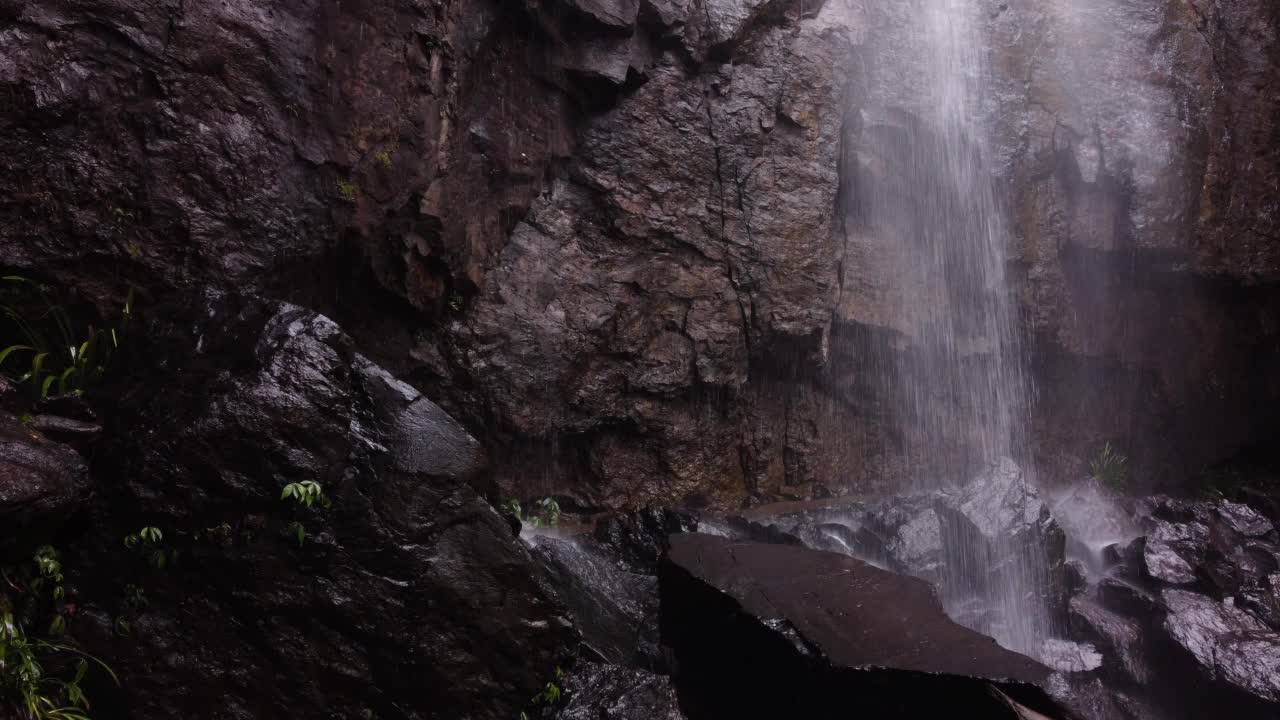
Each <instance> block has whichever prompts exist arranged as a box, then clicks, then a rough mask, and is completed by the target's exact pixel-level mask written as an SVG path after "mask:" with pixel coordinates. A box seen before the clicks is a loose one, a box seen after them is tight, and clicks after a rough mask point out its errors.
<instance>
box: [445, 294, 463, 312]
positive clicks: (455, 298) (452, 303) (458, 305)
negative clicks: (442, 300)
mask: <svg viewBox="0 0 1280 720" xmlns="http://www.w3.org/2000/svg"><path fill="white" fill-rule="evenodd" d="M462 300H463V298H462V296H461V295H458V294H456V293H455V294H453V295H450V296H449V300H448V301H447V303H446V304H447V305H448V306H449V310H450V311H452V312H461V311H462Z"/></svg>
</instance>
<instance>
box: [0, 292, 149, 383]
mask: <svg viewBox="0 0 1280 720" xmlns="http://www.w3.org/2000/svg"><path fill="white" fill-rule="evenodd" d="M0 281H3V282H4V283H5V284H6V285H7V286H8V287H9V289H13V290H17V291H18V295H19V296H21V295H31V296H34V298H31V299H34V300H35V302H34V306H35V307H37V308H38V309H37V310H35V311H33V312H24V311H23V310H21V309H19V307H18V304H17V303H15V304H7V305H0V313H3V315H4V318H5V319H6V320H7V321H8V325H10V326H12V329H13V330H14V331H16V333H17V335H18V339H17V341H16V342H11V343H9V344H7V345H5V346H4V347H3V349H0V368H4V367H5V366H6V364H8V365H9V366H10V367H11V368H13V370H12V372H13V373H14V376H15V379H16V380H17V382H18V384H23V383H26V384H29V385H30V387H31V394H32V397H33V399H34V400H36V401H40V400H43V399H44V398H46V397H48V396H49V395H50V394H51V393H53V392H57V393H75V394H82V393H84V391H86V390H88V389H89V388H91V387H93V386H94V385H95V384H97V383H98V381H99V380H101V379H102V376H103V375H104V374H105V373H106V370H107V366H108V364H109V363H110V361H111V358H112V355H114V354H115V352H116V351H118V350H119V348H120V342H121V339H122V338H123V336H124V332H125V330H127V329H128V326H129V322H130V321H131V320H132V319H133V289H132V288H131V289H130V290H129V292H128V295H127V297H126V298H125V302H124V310H123V312H122V313H121V316H120V320H119V322H118V323H117V324H116V325H115V327H105V328H95V327H94V326H93V325H88V326H87V327H85V328H84V329H83V330H81V329H79V326H78V325H77V323H75V322H74V321H73V320H72V318H71V314H70V313H69V312H68V311H67V309H66V306H65V305H64V304H63V303H62V302H61V301H59V300H58V299H57V298H56V297H55V296H54V295H53V293H52V291H50V290H49V289H48V288H47V287H45V286H43V285H40V284H39V283H36V282H34V281H32V280H28V279H27V278H24V277H21V276H18V275H6V276H4V277H3V278H0ZM20 299H21V298H20Z"/></svg>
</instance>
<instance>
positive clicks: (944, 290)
mask: <svg viewBox="0 0 1280 720" xmlns="http://www.w3.org/2000/svg"><path fill="white" fill-rule="evenodd" d="M889 5H890V6H891V7H883V8H882V9H881V10H880V11H879V12H881V13H882V15H881V20H882V22H884V24H885V26H886V28H889V29H888V30H887V33H886V37H885V38H884V39H883V40H881V42H880V43H879V44H878V45H879V47H878V48H877V50H878V55H879V56H880V59H879V60H876V61H875V62H877V63H878V66H877V67H875V68H873V69H872V70H871V74H872V75H873V78H874V79H873V80H872V81H871V83H870V86H871V90H870V97H869V100H868V102H867V103H866V105H865V107H864V108H863V109H862V112H863V128H862V136H861V141H860V147H859V148H858V150H857V153H858V166H857V169H856V171H855V172H856V178H855V189H854V191H853V195H854V197H853V199H854V209H853V213H852V220H853V228H852V230H851V232H853V233H855V234H858V235H860V236H861V238H860V239H861V241H862V244H863V245H870V246H872V247H876V248H877V250H876V251H875V253H876V254H877V257H878V258H879V262H880V263H882V267H881V268H880V272H881V274H882V275H883V279H882V280H881V282H882V291H883V296H884V298H885V300H884V307H885V310H884V311H883V313H884V317H883V318H882V319H881V320H882V324H883V325H885V326H887V327H889V328H892V329H893V330H894V331H895V332H896V333H897V335H896V337H897V341H896V342H895V343H894V344H893V346H892V347H890V348H886V350H885V351H884V352H883V357H882V359H881V361H882V362H883V363H884V365H885V367H884V368H883V370H885V373H884V374H885V375H886V376H887V378H888V379H887V381H886V382H887V386H886V387H885V388H883V395H884V399H885V401H886V406H887V411H888V414H889V415H890V425H891V426H892V429H893V430H894V432H895V435H896V438H897V442H898V444H899V445H900V447H901V451H902V452H903V454H905V455H906V457H907V460H908V465H909V466H910V467H912V468H914V469H915V477H914V480H915V482H916V483H917V484H924V485H935V486H936V485H944V484H955V483H957V482H960V481H963V480H967V479H968V478H969V474H970V473H972V472H974V471H976V469H977V468H980V467H983V466H987V465H990V464H992V463H994V462H996V461H997V460H999V459H1000V458H1007V457H1013V458H1018V459H1019V460H1020V461H1021V462H1022V464H1023V465H1024V467H1025V466H1027V465H1028V464H1029V463H1028V462H1027V453H1026V452H1025V446H1026V442H1025V438H1024V432H1025V430H1024V428H1025V425H1026V417H1027V395H1028V390H1027V379H1026V378H1025V377H1024V372H1023V366H1024V360H1023V354H1022V349H1021V348H1022V346H1021V342H1020V339H1019V322H1018V318H1017V307H1016V303H1015V300H1014V298H1013V297H1012V293H1011V290H1010V287H1009V283H1008V282H1007V279H1006V276H1005V275H1006V273H1005V256H1006V251H1007V248H1006V245H1007V242H1008V235H1009V233H1008V230H1007V225H1006V221H1005V217H1004V210H1003V208H1002V204H1001V197H1000V195H999V193H998V191H997V190H998V187H997V183H996V180H995V172H994V171H993V168H992V167H991V153H990V151H989V148H988V142H987V139H986V138H985V128H984V125H985V123H984V121H983V117H984V115H985V113H984V110H983V108H984V100H985V98H984V91H985V88H984V79H985V78H987V77H988V74H987V72H986V68H985V67H984V66H985V58H984V49H983V48H984V44H983V41H982V37H981V33H980V30H981V27H980V25H981V16H980V13H981V3H978V2H975V1H974V0H907V1H906V2H902V3H891V4H889ZM888 46H892V47H891V48H889V49H888V54H887V56H886V47H888ZM961 468H965V469H964V470H961ZM1019 482H1020V483H1029V482H1032V479H1031V478H1030V472H1024V473H1023V475H1022V479H1021V480H1020V481H1019ZM1021 487H1022V488H1023V492H1024V493H1025V485H1023V486H1021ZM1024 498H1025V495H1024ZM1014 502H1016V501H1014ZM945 541H946V542H949V543H952V544H953V545H956V544H963V543H967V542H972V540H971V539H965V538H963V537H948V538H945ZM1021 550H1026V549H1016V548H1015V549H1011V551H1012V556H1013V557H1016V560H1015V561H1014V562H1013V564H1014V565H1016V567H1015V568H1012V569H1011V570H1010V571H1006V572H1003V573H1001V579H1000V580H999V581H997V582H996V583H995V585H996V586H997V587H995V588H990V587H989V588H986V589H985V591H984V593H983V597H981V598H978V601H979V602H981V603H984V604H985V606H986V609H988V610H994V611H996V612H997V613H998V614H999V615H1000V616H1001V617H1002V620H1001V622H1000V623H999V624H998V625H994V626H991V627H984V628H982V629H984V630H987V631H989V632H992V633H993V634H994V635H995V636H996V638H997V640H999V641H1000V642H1001V643H1002V644H1004V645H1005V646H1007V647H1011V648H1014V649H1017V650H1021V651H1023V652H1028V653H1035V652H1037V651H1038V648H1039V647H1040V644H1041V642H1042V641H1043V640H1044V639H1045V638H1046V636H1047V632H1048V629H1047V616H1048V612H1047V610H1046V608H1044V607H1043V602H1042V601H1040V600H1039V599H1038V598H1039V597H1040V593H1039V592H1037V590H1038V589H1039V586H1040V585H1041V584H1042V583H1043V577H1044V571H1043V567H1042V565H1043V563H1037V561H1036V560H1035V558H1036V557H1038V554H1037V553H1036V552H1031V551H1021ZM979 552H982V551H980V550H979V549H978V548H972V549H970V548H967V547H959V548H957V547H954V546H953V547H951V548H949V554H951V555H952V556H956V555H957V554H958V555H960V556H967V557H968V559H969V562H968V563H967V564H970V565H974V566H976V565H978V559H977V557H976V556H977V554H978V553H979ZM1038 565H1040V566H1038ZM956 580H958V578H956ZM964 595H965V590H964V587H963V583H961V582H948V583H945V584H944V586H943V600H944V602H945V603H946V604H947V605H948V607H949V609H950V610H952V611H953V615H957V616H958V615H959V614H960V611H961V606H962V605H966V604H970V603H972V602H973V600H974V598H972V597H965V596H964ZM978 614H981V613H978Z"/></svg>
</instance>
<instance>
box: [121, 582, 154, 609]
mask: <svg viewBox="0 0 1280 720" xmlns="http://www.w3.org/2000/svg"><path fill="white" fill-rule="evenodd" d="M124 603H125V604H126V605H128V606H129V607H130V608H132V609H134V610H141V609H142V608H145V607H147V606H148V605H150V604H151V602H150V601H149V600H147V591H146V590H144V589H143V588H141V587H139V586H137V585H134V584H133V583H129V584H128V585H125V586H124Z"/></svg>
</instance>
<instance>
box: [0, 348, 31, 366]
mask: <svg viewBox="0 0 1280 720" xmlns="http://www.w3.org/2000/svg"><path fill="white" fill-rule="evenodd" d="M24 351H26V352H34V351H35V348H33V347H31V346H30V345H10V346H9V347H7V348H5V349H4V350H0V365H2V364H4V361H5V360H8V359H9V356H10V355H12V354H14V353H16V352H24Z"/></svg>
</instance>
